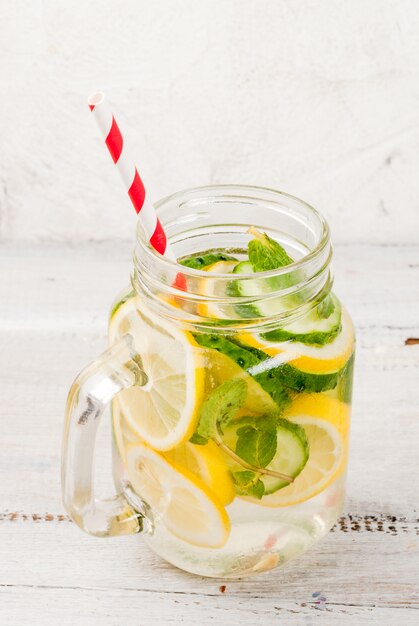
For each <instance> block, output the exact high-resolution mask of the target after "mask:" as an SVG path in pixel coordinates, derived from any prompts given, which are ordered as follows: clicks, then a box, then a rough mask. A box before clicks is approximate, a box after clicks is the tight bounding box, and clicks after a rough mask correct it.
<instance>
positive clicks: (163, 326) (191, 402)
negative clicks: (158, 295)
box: [109, 298, 205, 450]
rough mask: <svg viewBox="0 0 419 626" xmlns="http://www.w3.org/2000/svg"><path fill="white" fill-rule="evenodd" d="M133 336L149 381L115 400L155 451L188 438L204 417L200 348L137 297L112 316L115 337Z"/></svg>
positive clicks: (169, 447) (190, 338)
mask: <svg viewBox="0 0 419 626" xmlns="http://www.w3.org/2000/svg"><path fill="white" fill-rule="evenodd" d="M124 334H129V335H131V336H132V338H133V341H134V345H135V347H136V350H137V351H138V354H139V356H140V358H141V362H142V367H143V369H144V371H145V373H146V374H147V377H148V382H147V384H146V385H144V386H143V387H130V388H129V389H125V390H124V391H122V392H121V393H119V394H118V396H117V398H116V404H118V405H119V407H120V410H121V412H122V414H123V416H124V418H125V420H126V421H127V423H128V424H129V426H130V427H131V428H132V429H133V430H134V432H135V433H136V434H137V435H139V436H140V437H141V439H143V440H144V441H145V442H147V443H148V444H149V445H150V446H152V447H153V448H155V449H156V450H170V449H171V448H174V447H175V446H177V445H179V444H180V443H183V442H184V441H186V440H188V439H189V438H190V437H191V435H192V433H193V432H194V430H195V427H196V424H197V422H198V418H199V406H200V404H201V402H202V398H203V394H204V386H205V372H204V368H203V362H202V357H201V352H200V350H199V349H198V350H197V349H196V343H195V340H194V339H193V337H192V335H191V334H190V333H189V332H186V331H183V330H181V329H179V328H177V327H176V326H175V325H174V324H171V323H170V322H167V321H166V320H164V319H161V318H158V319H156V316H155V315H154V314H153V313H151V312H150V311H148V310H147V309H146V307H145V306H143V305H142V304H141V305H139V303H138V300H137V299H134V298H133V299H131V300H129V301H128V302H126V303H125V304H123V305H122V306H121V307H120V308H119V309H118V311H117V312H116V314H115V315H114V316H113V317H112V319H111V322H110V328H109V335H110V341H111V343H113V342H114V341H116V340H117V339H118V338H119V337H120V336H122V335H124Z"/></svg>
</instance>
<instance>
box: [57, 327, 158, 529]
mask: <svg viewBox="0 0 419 626" xmlns="http://www.w3.org/2000/svg"><path fill="white" fill-rule="evenodd" d="M146 383H147V375H146V374H145V372H144V371H143V369H142V366H141V359H140V358H139V356H138V354H136V353H135V351H134V350H133V348H132V338H131V337H130V336H129V335H125V336H124V337H122V339H120V340H119V341H118V342H117V343H115V344H114V345H113V346H111V347H110V348H109V349H108V350H106V352H104V353H103V354H102V355H101V356H100V357H99V358H98V359H97V361H95V362H93V363H92V364H91V365H89V366H88V367H86V368H85V369H84V370H83V371H82V372H81V373H80V374H79V376H78V377H77V378H76V380H75V381H74V383H73V385H72V387H71V389H70V392H69V394H68V400H67V408H66V421H65V427H64V440H63V456H62V467H61V481H62V490H63V501H64V506H65V508H66V510H67V512H68V513H69V515H70V516H71V518H72V519H73V520H74V521H75V522H76V524H78V526H80V528H82V529H83V530H84V531H86V532H87V533H89V534H91V535H95V536H98V537H107V536H114V535H127V534H131V533H136V532H140V531H141V530H142V529H143V525H144V524H143V522H144V516H143V515H142V514H141V513H138V512H136V511H134V510H133V509H132V508H131V506H130V505H129V503H128V502H127V500H126V498H125V497H124V495H123V494H122V493H119V494H116V495H115V496H114V497H113V498H109V499H105V500H97V499H96V498H95V495H94V491H93V456H94V454H93V453H94V448H95V442H96V434H97V428H98V426H99V422H100V418H101V417H102V414H103V412H104V410H105V408H106V407H107V406H108V405H109V403H110V402H111V400H112V398H114V397H115V396H116V394H118V393H119V392H120V391H122V390H123V389H127V388H128V387H132V386H134V385H139V386H142V385H145V384H146Z"/></svg>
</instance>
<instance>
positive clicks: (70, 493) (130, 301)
mask: <svg viewBox="0 0 419 626" xmlns="http://www.w3.org/2000/svg"><path fill="white" fill-rule="evenodd" d="M156 209H157V212H158V215H159V218H160V221H161V223H162V224H163V227H164V230H165V232H166V234H167V237H168V241H169V244H170V246H171V248H172V250H173V252H174V254H175V257H176V259H177V260H178V261H177V262H175V261H172V260H170V259H168V258H166V257H162V256H161V255H160V254H158V253H157V252H156V251H155V250H154V249H153V248H152V247H151V246H150V244H149V242H148V241H147V239H146V237H145V235H144V233H143V231H142V229H141V226H140V225H139V227H138V232H137V245H136V248H135V253H134V264H133V270H132V274H131V284H130V286H129V287H128V288H127V289H125V291H124V292H123V293H122V295H120V296H118V298H117V299H116V300H115V302H114V304H113V306H112V310H111V315H110V321H109V348H108V350H107V351H106V352H104V353H103V354H102V355H101V356H100V357H99V358H98V360H97V361H95V362H94V363H92V364H91V365H89V366H88V367H87V368H86V369H85V370H84V371H83V372H82V373H81V374H80V375H79V377H78V378H77V379H76V380H75V382H74V384H73V386H72V388H71V390H70V393H69V399H68V404H67V416H66V425H65V434H64V452H63V474H62V475H63V480H62V482H63V498H64V503H65V507H66V509H67V511H68V512H69V514H70V516H71V517H72V518H73V520H74V521H75V522H76V523H77V524H78V525H79V526H80V528H82V529H83V530H84V531H86V532H88V533H90V534H92V535H96V536H110V535H122V534H130V533H132V534H135V533H141V534H142V537H143V539H144V541H145V543H146V544H148V546H149V547H150V548H151V549H152V550H153V551H154V552H155V553H157V554H158V555H159V556H160V557H162V558H163V559H166V560H167V561H169V562H170V563H172V564H174V565H176V566H177V567H179V568H182V569H183V570H186V571H188V572H193V573H195V574H199V575H203V576H216V577H223V578H233V577H242V576H246V575H252V574H256V573H258V572H262V571H266V570H269V569H272V568H274V567H277V566H279V565H283V564H284V563H286V562H287V561H289V560H290V559H292V558H294V557H296V556H297V555H299V554H301V553H303V552H305V551H306V550H307V549H309V548H310V546H312V545H313V544H314V543H316V542H317V541H318V540H319V539H320V538H321V537H323V536H324V535H325V534H326V533H327V532H328V530H329V529H330V528H331V527H332V526H333V525H334V523H335V522H336V520H337V518H338V516H339V515H340V513H341V511H342V507H343V503H344V496H345V471H346V465H347V457H348V435H349V417H350V402H351V393H352V377H353V363H354V345H355V338H354V329H353V326H352V322H351V319H350V317H349V315H348V312H347V311H346V309H345V307H344V306H343V304H342V303H341V302H340V300H339V299H338V298H337V296H336V295H335V294H334V293H333V292H332V291H331V289H332V274H331V268H330V262H331V258H332V247H331V243H330V236H329V228H328V225H327V223H326V221H325V220H324V218H323V217H322V216H321V215H320V214H319V213H318V212H317V211H316V210H315V209H314V208H313V207H311V206H310V205H309V204H307V203H306V202H304V201H302V200H300V199H298V198H296V197H293V196H290V195H288V194H285V193H282V192H279V191H274V190H271V189H264V188H260V187H250V186H233V185H222V186H221V185H220V186H211V187H201V188H196V189H190V190H186V191H181V192H179V193H176V194H174V195H172V196H170V197H168V198H165V199H163V200H161V201H160V202H159V203H158V204H157V205H156ZM255 238H256V239H259V240H260V244H261V245H262V246H263V242H265V243H266V242H267V241H268V242H276V243H277V244H280V247H279V248H278V246H277V248H278V250H280V249H282V250H283V251H284V255H285V256H286V258H288V259H289V262H286V263H283V264H282V265H280V266H279V267H275V268H274V269H267V270H264V271H259V270H258V271H256V272H255V270H254V267H252V266H251V265H250V263H249V260H248V246H249V242H250V241H251V240H253V241H254V240H255ZM275 245H276V244H272V247H273V249H276V248H275ZM249 250H250V247H249ZM261 250H262V252H263V247H262V248H261ZM255 258H256V262H257V260H258V259H257V256H256V257H255ZM262 260H263V259H262ZM262 270H263V263H262ZM108 405H110V406H111V419H112V433H113V473H114V482H115V490H116V492H115V494H114V495H113V496H112V497H110V498H109V499H108V500H97V499H96V498H95V496H94V493H93V484H92V474H93V470H92V467H93V452H94V445H95V438H96V431H97V427H98V423H99V419H100V417H101V415H102V413H103V412H104V410H105V408H106V407H107V406H108ZM127 545H128V544H127ZM128 549H129V548H128Z"/></svg>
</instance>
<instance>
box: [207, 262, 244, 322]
mask: <svg viewBox="0 0 419 626" xmlns="http://www.w3.org/2000/svg"><path fill="white" fill-rule="evenodd" d="M236 265H237V261H217V263H213V264H212V265H209V266H208V267H206V268H205V271H206V272H207V273H208V274H230V273H231V272H232V271H233V269H234V268H235V267H236ZM226 285H227V283H224V281H218V282H217V281H216V280H211V279H210V278H208V279H206V278H203V279H202V280H201V281H200V283H199V293H201V294H202V295H203V296H210V297H211V296H225V297H227V294H226V292H225V287H226ZM226 307H228V310H227V308H226V310H223V309H222V308H221V307H220V306H219V305H217V304H214V303H212V302H210V301H206V302H202V303H201V304H198V306H197V313H198V315H200V316H201V317H210V318H215V319H225V318H226V317H227V318H231V319H235V317H237V315H236V314H235V313H234V308H233V307H231V306H228V305H226Z"/></svg>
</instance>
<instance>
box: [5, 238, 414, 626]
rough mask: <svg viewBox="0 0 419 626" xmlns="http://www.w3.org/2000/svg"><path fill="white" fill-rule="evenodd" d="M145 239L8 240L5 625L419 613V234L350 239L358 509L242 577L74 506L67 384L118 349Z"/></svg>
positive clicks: (341, 289) (388, 619)
mask: <svg viewBox="0 0 419 626" xmlns="http://www.w3.org/2000/svg"><path fill="white" fill-rule="evenodd" d="M131 248H132V245H130V244H119V245H112V246H110V245H98V244H96V245H91V246H89V247H83V248H76V247H67V248H63V247H53V246H52V247H51V246H49V247H45V246H40V247H33V248H30V247H29V248H28V247H27V246H24V245H22V246H21V247H16V246H14V247H7V246H3V247H0V285H1V294H2V298H1V302H0V320H1V321H0V333H1V344H0V345H1V350H0V364H1V374H2V376H1V395H0V412H1V435H0V453H1V455H0V486H1V505H0V534H1V537H0V546H1V548H0V549H1V558H0V593H1V595H0V624H1V625H2V626H23V625H25V626H26V625H30V626H37V625H39V626H49V625H52V624H54V626H55V625H56V624H58V625H59V626H67V625H68V626H75V625H76V626H78V625H80V626H93V625H99V624H100V625H101V626H122V625H124V626H125V625H130V624H135V625H136V626H142V625H147V626H148V625H149V624H152V623H156V624H179V623H182V624H190V625H192V624H193V625H195V624H196V623H198V624H199V623H200V624H210V623H214V624H235V623H240V624H241V626H254V625H255V624H281V623H282V624H304V625H310V624H317V623H321V624H323V623H324V624H339V625H340V624H355V625H358V624H367V623H368V624H384V625H386V626H388V625H389V624H390V625H391V624H395V625H398V626H399V625H403V626H408V625H417V624H419V503H418V499H419V341H418V342H415V341H414V339H415V338H419V246H418V247H414V246H376V247H372V246H371V247H370V246H365V245H364V246H353V245H351V246H341V247H340V246H337V247H336V249H335V259H336V261H335V270H336V275H337V280H336V291H337V293H338V294H339V295H341V296H342V298H343V299H344V300H345V302H346V303H347V305H348V307H349V309H350V310H351V312H352V314H353V317H354V320H355V323H356V325H357V329H358V358H357V369H356V384H355V402H354V415H353V428H352V440H351V462H350V471H349V485H348V498H347V502H346V507H345V515H344V516H343V517H341V519H340V520H339V522H338V524H337V525H336V526H335V528H334V529H333V532H331V533H330V534H329V535H328V536H327V537H326V538H325V539H324V540H323V541H322V542H321V543H320V544H318V546H316V547H314V548H313V549H312V550H311V551H309V552H308V553H307V554H305V555H304V556H302V557H301V558H299V559H298V560H296V561H295V562H292V563H291V564H289V565H288V566H286V567H285V568H283V569H280V570H276V571H275V572H271V573H268V574H266V575H261V576H260V577H256V578H252V579H249V580H243V581H237V582H227V583H223V582H222V581H218V580H211V579H204V578H198V577H195V576H191V575H188V574H185V573H182V572H181V571H178V570H176V569H174V568H173V567H171V566H169V565H167V564H165V563H164V562H162V561H161V560H159V559H158V558H157V557H155V556H154V555H153V554H151V553H150V552H149V551H148V550H147V548H146V547H145V546H144V545H143V543H142V540H141V539H140V538H138V537H126V538H119V539H109V540H105V539H102V540H101V539H94V538H91V537H88V536H87V535H84V534H83V533H82V532H81V531H79V530H78V529H77V528H76V526H75V525H74V524H73V523H71V522H70V521H69V519H68V518H67V516H66V515H65V513H64V511H63V507H62V504H61V499H60V446H61V431H62V424H63V409H64V403H65V398H66V394H67V390H68V387H69V385H70V383H71V381H72V379H73V377H74V376H75V374H76V373H77V371H78V370H79V369H80V368H81V367H82V366H84V365H85V364H86V363H87V362H88V361H89V360H91V359H93V358H94V357H95V356H96V355H97V354H98V353H99V352H100V351H101V350H102V349H104V348H105V343H106V339H105V333H106V315H107V311H108V308H109V304H110V302H111V300H112V299H113V296H114V295H115V294H116V292H117V291H118V290H119V289H120V288H122V287H123V286H124V285H125V284H126V283H127V279H128V275H129V272H130V255H131ZM104 430H106V429H104ZM107 435H108V433H106V432H104V433H103V434H101V438H100V442H99V448H100V449H99V452H98V457H99V458H98V462H99V464H100V466H102V464H104V465H106V461H107V459H108V453H109V450H108V446H107V445H106V443H105V440H106V438H107ZM104 473H106V472H104ZM106 478H107V473H106ZM104 484H106V481H104ZM222 585H225V588H224V587H222ZM315 591H321V592H322V593H323V594H324V595H325V596H326V598H327V602H326V605H325V608H324V609H323V610H320V609H319V608H318V607H317V606H316V605H315V603H314V599H313V597H312V593H313V592H315Z"/></svg>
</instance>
